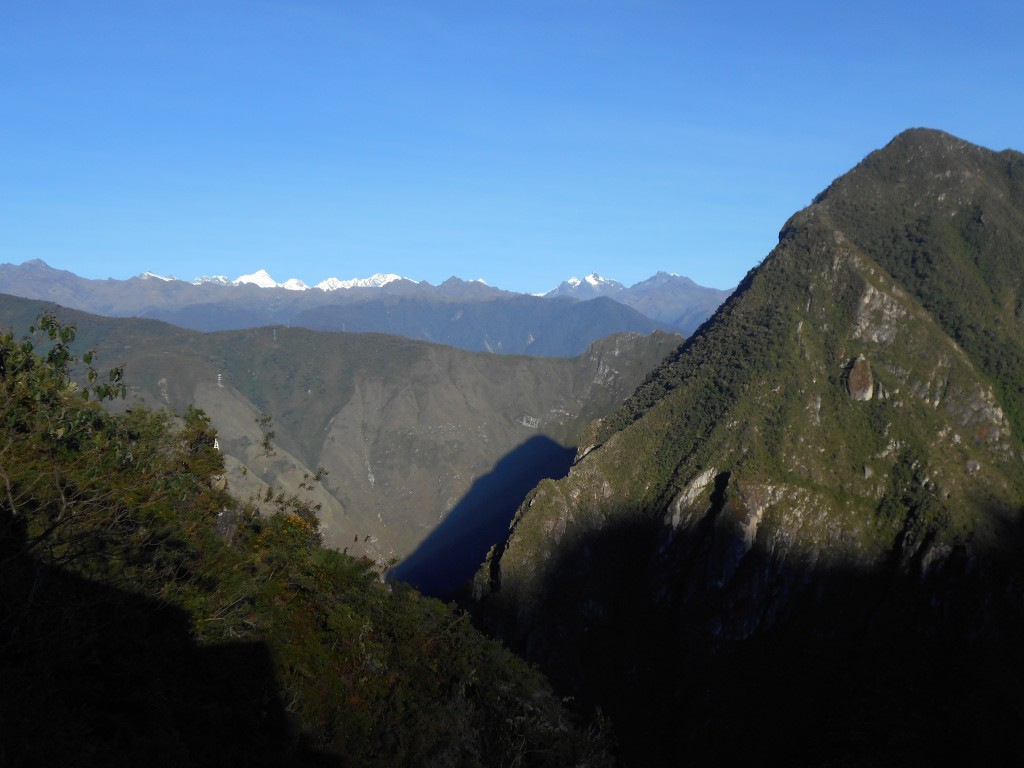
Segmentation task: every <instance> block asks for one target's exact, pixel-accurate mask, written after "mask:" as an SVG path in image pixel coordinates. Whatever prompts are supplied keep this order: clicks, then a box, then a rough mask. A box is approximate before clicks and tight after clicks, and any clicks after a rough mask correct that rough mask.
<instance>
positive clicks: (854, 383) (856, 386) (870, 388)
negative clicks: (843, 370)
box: [846, 355, 875, 401]
mask: <svg viewBox="0 0 1024 768" xmlns="http://www.w3.org/2000/svg"><path fill="white" fill-rule="evenodd" d="M846 390H847V392H849V393H850V397H852V398H853V399H854V400H862V401H866V400H870V399H871V396H872V395H873V394H874V392H875V380H874V377H873V376H872V375H871V366H870V365H869V364H868V361H867V359H866V358H865V357H864V355H857V359H856V360H854V361H853V365H851V366H850V373H849V376H848V377H847V379H846Z"/></svg>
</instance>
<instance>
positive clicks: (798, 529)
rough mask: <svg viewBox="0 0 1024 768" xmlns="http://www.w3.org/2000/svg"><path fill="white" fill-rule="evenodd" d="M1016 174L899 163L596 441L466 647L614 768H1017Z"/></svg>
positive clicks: (844, 192) (938, 137)
mask: <svg viewBox="0 0 1024 768" xmlns="http://www.w3.org/2000/svg"><path fill="white" fill-rule="evenodd" d="M1022 286H1024V156H1022V155H1021V154H1020V153H1017V152H1013V151H1005V152H999V153H995V152H991V151H989V150H986V149H983V148H980V147H976V146H972V145H970V144H968V143H966V142H963V141H961V140H959V139H956V138H954V137H952V136H949V135H947V134H943V133H940V132H936V131H928V130H913V131H908V132H906V133H904V134H901V135H900V136H898V137H897V138H896V139H894V140H893V142H892V143H890V144H889V145H888V146H887V147H885V148H884V149H882V150H879V151H877V152H875V153H873V154H872V155H870V156H869V157H868V158H866V159H865V160H864V161H863V162H862V163H861V164H860V165H858V166H857V167H856V168H855V169H854V170H852V171H851V172H850V173H848V174H847V175H845V176H843V177H842V178H840V179H838V180H837V181H836V182H834V183H833V184H832V185H831V186H830V187H829V189H828V190H826V191H825V192H824V193H822V194H821V195H820V196H819V197H818V198H817V199H816V200H815V202H814V203H813V204H812V205H811V206H810V207H808V208H807V209H805V210H803V211H801V212H800V213H798V214H796V215H795V216H794V217H793V218H792V219H791V220H790V221H789V222H787V223H786V225H785V226H784V227H783V229H782V231H781V233H780V240H779V245H778V246H777V248H775V250H773V251H772V253H771V254H770V255H769V256H768V257H767V258H766V259H765V260H764V262H763V263H762V264H761V265H760V266H758V267H757V268H756V269H754V270H752V271H751V273H750V274H749V275H748V276H747V278H746V279H745V280H744V281H743V283H742V284H741V285H740V287H739V288H738V289H737V291H736V293H735V294H734V295H733V296H732V297H731V298H730V299H729V300H728V301H727V302H726V303H725V304H724V305H723V306H722V307H721V308H720V309H719V311H718V312H717V313H716V315H715V316H714V318H713V319H712V320H711V321H710V322H709V323H708V324H707V325H705V326H704V327H703V328H702V329H701V331H700V332H698V333H697V334H696V335H695V336H694V337H692V338H691V339H689V340H688V341H687V342H686V344H684V345H683V347H681V348H680V350H679V351H678V352H677V353H675V354H674V355H672V356H671V357H670V358H669V359H668V360H666V362H665V363H664V364H663V365H662V366H661V367H659V368H658V369H657V370H656V371H655V372H653V373H652V374H651V375H650V376H649V377H648V379H647V380H646V381H645V382H644V383H643V384H642V385H641V386H640V387H639V388H638V390H637V391H636V393H635V394H634V395H633V396H632V397H631V398H630V399H629V400H628V401H627V402H626V404H625V405H624V406H623V407H622V408H621V409H619V411H618V412H617V413H616V414H614V415H613V416H611V417H608V418H606V419H604V420H603V421H601V422H598V423H596V424H595V425H594V426H593V428H592V431H591V434H590V437H589V439H587V440H586V441H585V444H584V445H583V446H582V447H581V451H580V456H581V458H580V459H579V460H578V461H577V463H576V464H575V466H574V467H573V469H572V470H571V471H570V473H569V475H568V477H566V478H565V479H564V480H561V481H557V482H553V481H545V482H543V483H541V484H540V485H539V486H538V488H537V489H536V490H535V491H534V492H533V493H532V494H531V497H530V498H528V500H527V501H526V502H525V503H524V505H523V506H522V508H521V509H520V511H519V512H518V513H517V518H516V521H515V523H514V527H513V529H512V532H511V535H510V537H509V539H508V541H507V543H506V545H505V546H504V547H500V548H496V550H495V551H494V552H492V555H491V558H490V561H489V563H488V565H487V567H486V568H485V569H483V570H482V571H481V573H480V574H479V576H478V595H479V596H480V598H481V601H482V603H481V607H480V617H481V621H482V622H484V623H485V624H486V625H488V626H489V627H491V629H492V630H493V631H496V632H498V633H499V634H501V635H502V636H503V637H505V638H506V639H507V640H508V641H509V642H510V643H512V644H513V646H514V647H517V648H519V649H521V650H523V651H524V652H526V653H527V654H528V655H529V656H530V657H531V658H533V659H535V660H536V661H538V662H540V663H541V665H542V667H543V668H544V669H546V670H548V671H549V673H550V674H551V676H552V678H553V679H555V680H556V681H557V683H558V685H559V686H560V689H561V691H562V692H563V693H565V694H571V695H574V696H577V697H578V700H580V701H586V702H589V703H590V704H592V705H598V706H601V707H602V708H603V709H604V710H605V711H606V712H608V713H610V714H611V716H612V719H613V722H614V723H615V725H616V726H617V728H618V732H619V735H620V738H621V739H622V741H623V744H624V749H625V752H626V754H627V755H628V756H629V757H630V759H631V760H632V762H631V764H635V765H645V764H650V763H651V761H654V762H660V763H664V762H666V761H669V760H678V759H683V758H691V759H702V758H703V759H710V758H712V757H714V759H715V760H716V761H717V760H726V759H730V758H731V759H747V760H749V759H756V758H762V757H766V756H771V757H773V758H775V759H781V760H786V761H790V762H793V763H794V764H801V765H849V764H896V763H901V764H908V763H909V764H928V763H929V762H934V761H939V760H948V759H951V758H952V759H958V758H959V759H963V760H968V761H971V760H983V761H984V760H986V759H988V760H994V761H1003V760H1007V759H1012V760H1020V759H1022V758H1024V741H1022V737H1021V734H1022V733H1024V728H1022V725H1024V663H1022V661H1021V656H1020V654H1019V653H1018V651H1017V650H1016V649H1017V648H1019V647H1020V643H1021V642H1022V641H1024V626H1022V621H1024V578H1022V573H1021V563H1022V562H1024V561H1022V559H1021V555H1022V554H1024V549H1022V529H1021V522H1022V521H1021V513H1022V509H1024V454H1022V447H1024V444H1022V441H1021V436H1022V435H1024V421H1022V416H1021V415H1022V412H1024V410H1022V404H1024V399H1022V398H1024V304H1022V300H1024V292H1022Z"/></svg>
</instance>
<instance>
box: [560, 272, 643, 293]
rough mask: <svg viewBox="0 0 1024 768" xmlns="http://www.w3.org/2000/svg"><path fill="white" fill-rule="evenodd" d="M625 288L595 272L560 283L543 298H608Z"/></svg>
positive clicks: (616, 281)
mask: <svg viewBox="0 0 1024 768" xmlns="http://www.w3.org/2000/svg"><path fill="white" fill-rule="evenodd" d="M624 288H625V286H623V285H622V283H620V282H619V281H618V280H609V279H607V278H604V277H601V276H600V275H599V274H597V273H596V272H591V273H590V274H589V275H587V276H586V277H584V278H582V279H580V278H578V277H570V278H569V279H568V280H566V281H564V282H562V283H560V284H559V285H558V287H556V288H553V289H552V290H550V291H548V292H547V293H545V294H542V295H544V296H574V297H577V298H593V297H595V296H608V295H611V294H614V293H618V292H619V291H621V290H623V289H624Z"/></svg>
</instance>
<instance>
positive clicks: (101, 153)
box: [0, 0, 1024, 292]
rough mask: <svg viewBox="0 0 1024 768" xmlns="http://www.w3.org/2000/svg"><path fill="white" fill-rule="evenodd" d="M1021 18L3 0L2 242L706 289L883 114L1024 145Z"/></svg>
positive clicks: (763, 240)
mask: <svg viewBox="0 0 1024 768" xmlns="http://www.w3.org/2000/svg"><path fill="white" fill-rule="evenodd" d="M1022 30H1024V3H1022V2H1020V1H1019V0H975V2H971V3H964V2H944V1H943V0H928V1H927V2H925V1H923V0H910V1H909V2H893V0H886V2H875V1H874V0H869V1H867V2H864V1H861V2H848V1H847V0H841V1H840V0H834V1H833V0H815V1H814V2H803V1H800V2H778V3H770V2H731V1H730V0H717V1H716V2H706V1H704V2H689V1H687V0H676V1H675V2H667V1H666V2H662V1H660V0H634V1H632V2H625V0H623V1H622V2H605V1H603V0H579V1H570V0H543V1H537V2H532V1H528V0H460V1H458V2H455V1H450V0H427V1H423V0H416V1H409V2H404V1H402V0H394V1H390V0H366V1H365V2H355V1H342V0H287V1H286V0H274V1H271V0H246V1H245V2H240V1H239V2H236V1H234V0H215V1H213V2H211V1H210V0H196V1H194V0H123V1H122V2H110V1H108V0H87V1H83V2H51V1H50V0H3V2H2V3H0V262H12V263H20V262H22V261H25V260H28V259H34V258H41V259H43V260H45V261H46V262H48V263H49V264H50V265H51V266H54V267H58V268H62V269H68V270H71V271H73V272H76V273H78V274H80V275H83V276H86V277H94V278H104V277H116V278H126V277H130V276H131V275H135V274H138V273H140V272H143V271H152V272H156V273H158V274H165V275H166V274H170V275H175V276H177V277H180V278H185V279H192V278H194V277H197V276H199V275H203V274H224V275H227V276H228V277H231V278H234V277H237V276H239V275H241V274H245V273H250V272H254V271H255V270H257V269H260V268H264V269H267V270H268V271H269V272H270V274H271V275H272V276H273V277H274V278H275V279H276V280H278V281H282V282H283V281H284V280H285V279H287V278H291V277H296V278H299V279H301V280H304V281H305V282H307V283H311V284H312V283H316V282H319V281H320V280H322V279H324V278H327V277H331V276H334V277H338V278H341V279H347V278H352V277H365V276H368V275H370V274H372V273H374V272H395V273H398V274H401V275H404V276H407V277H410V278H413V279H416V280H428V281H430V282H432V283H435V284H436V283H439V282H441V281H443V280H444V279H445V278H447V277H449V276H451V275H458V276H459V277H463V278H466V279H474V278H483V279H485V280H486V281H487V282H488V283H490V284H491V285H496V286H498V287H501V288H507V289H510V290H518V291H528V292H538V291H544V290H547V289H549V288H552V287H554V286H555V285H556V284H557V283H558V282H560V281H561V280H563V279H565V278H568V277H570V276H574V275H575V276H579V277H582V276H583V275H585V274H588V273H590V272H598V273H599V274H601V275H603V276H605V277H610V278H615V279H618V280H620V281H622V282H624V283H626V284H627V285H628V284H632V283H634V282H637V281H639V280H642V279H644V278H646V277H649V276H650V275H652V274H654V273H655V272H657V271H659V270H664V271H668V272H675V273H678V274H683V275H687V276H689V277H691V278H693V279H694V280H696V281H697V282H698V283H701V284H704V285H710V286H714V287H719V288H726V287H731V286H732V285H734V284H735V283H737V282H738V281H739V280H740V278H742V276H743V275H744V274H745V273H746V272H747V270H748V269H750V268H751V267H752V266H754V265H755V264H756V263H757V262H759V261H760V260H761V259H762V258H763V257H764V256H765V255H767V253H768V252H769V251H770V250H771V248H772V247H773V246H774V244H775V243H776V242H777V235H778V231H779V229H780V228H781V227H782V225H783V223H784V222H785V220H786V219H787V218H788V217H789V216H790V215H791V214H792V213H794V212H795V211H797V210H798V209H800V208H802V207H804V206H806V205H807V204H808V203H809V202H810V201H811V198H812V197H813V196H814V195H815V194H817V193H818V192H819V191H821V190H822V189H823V188H825V187H826V186H827V185H828V184H829V183H830V182H831V181H832V179H834V178H835V177H836V176H839V175H841V174H842V173H844V172H845V171H846V170H848V169H849V168H850V167H852V166H853V165H855V164H856V163H857V162H859V161H860V160H861V159H862V158H863V157H864V156H865V155H866V154H867V153H868V152H870V151H872V150H873V149H876V148H878V147H881V146H883V145H885V144H886V143H887V142H888V141H889V140H890V139H891V138H892V137H893V136H894V135H895V134H896V133H898V132H900V131H901V130H903V129H905V128H910V127H915V126H925V127H931V128H941V129H943V130H946V131H948V132H950V133H953V134H955V135H957V136H960V137H961V138H964V139H967V140H968V141H971V142H974V143H977V144H981V145H983V146H987V147H990V148H992V149H1005V148H1007V147H1012V148H1016V149H1024V56H1022V48H1021V39H1022V38H1021V32H1022ZM0 290H2V286H0Z"/></svg>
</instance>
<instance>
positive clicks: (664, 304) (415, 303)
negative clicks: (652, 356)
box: [0, 259, 729, 356]
mask: <svg viewBox="0 0 1024 768" xmlns="http://www.w3.org/2000/svg"><path fill="white" fill-rule="evenodd" d="M0 292H4V293H8V294H12V295H15V296H21V297H24V298H30V299H39V300H42V301H51V302H56V303H58V304H61V305H63V306H68V307H73V308H75V309H80V310H82V311H85V312H91V313H94V314H98V315H105V316H109V317H145V318H152V319H158V320H165V321H167V322H169V323H173V324H175V325H178V326H180V327H182V328H189V329H193V330H199V331H220V330H238V329H242V328H252V327H257V326H267V325H285V326H299V327H305V328H310V329H312V330H327V331H352V332H367V331H378V332H382V333H391V334H396V335H400V336H406V337H408V338H412V339H422V340H425V341H433V342H437V343H441V344H448V345H450V346H455V347H459V348H461V349H466V350H470V351H487V352H496V353H505V354H530V355H541V356H573V355H578V354H582V353H583V352H584V351H585V350H586V349H587V347H588V346H589V345H590V344H592V343H593V342H594V341H596V340H598V339H601V338H604V337H606V336H609V335H611V334H613V333H620V332H634V333H641V334H647V333H651V332H653V331H655V330H665V331H671V332H676V333H682V334H684V335H688V334H690V333H692V332H693V330H694V329H695V328H696V327H697V326H699V325H700V323H702V322H703V321H704V320H705V319H706V318H707V317H708V316H710V314H711V313H712V312H713V311H714V309H715V308H716V307H717V306H718V305H719V304H720V303H721V302H722V301H723V300H724V299H725V298H726V296H728V293H729V292H728V291H721V290H717V289H714V288H704V287H701V286H698V285H697V284H696V283H694V282H693V281H692V280H690V279H688V278H685V277H680V276H678V275H669V274H667V273H664V272H659V273H658V274H657V275H655V276H654V277H652V278H650V279H648V280H645V281H643V282H641V283H637V284H636V285H634V286H632V287H630V288H626V287H624V286H623V285H622V284H621V283H618V282H616V281H613V280H604V279H603V278H598V277H597V276H595V275H591V276H589V277H588V278H585V279H584V280H577V279H575V278H574V279H573V280H569V281H566V282H565V283H562V284H561V285H560V286H558V287H557V288H555V289H554V290H552V291H549V292H548V293H547V294H544V295H543V296H533V295H528V294H521V293H514V292H510V291H503V290H500V289H498V288H493V287H491V286H488V285H486V284H484V283H482V282H480V281H466V280H461V279H459V278H456V277H452V278H450V279H448V280H446V281H445V282H443V283H441V284H440V285H437V286H435V285H431V284H430V283H427V282H415V281H413V280H409V279H407V278H403V277H400V276H398V275H391V274H378V275H373V276H372V277H368V278H362V279H352V280H339V279H337V278H333V277H332V278H328V279H327V280H324V281H322V282H320V283H319V284H318V285H317V286H316V287H314V288H310V287H309V286H307V285H305V284H304V283H302V282H301V281H298V280H294V279H292V280H287V281H285V282H284V283H278V282H276V281H275V280H274V279H273V278H272V277H271V276H270V275H269V274H268V273H267V272H266V271H265V270H258V271H257V272H254V273H252V274H249V275H242V276H241V277H238V278H236V279H234V280H229V279H228V278H227V277H224V276H214V277H201V278H198V279H196V280H194V281H191V282H188V281H185V280H178V279H176V278H173V277H166V276H160V275H155V274H153V273H149V272H146V273H143V274H141V275H139V276H138V277H133V278H130V279H128V280H113V279H107V280H90V279H86V278H82V277H79V276H77V275H75V274H73V273H71V272H68V271H66V270H59V269H54V268H52V267H50V266H49V265H48V264H46V263H45V262H43V261H40V260H38V259H34V260H32V261H26V262H24V263H23V264H17V265H15V264H2V265H0Z"/></svg>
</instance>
